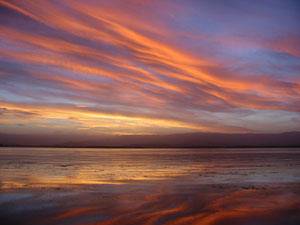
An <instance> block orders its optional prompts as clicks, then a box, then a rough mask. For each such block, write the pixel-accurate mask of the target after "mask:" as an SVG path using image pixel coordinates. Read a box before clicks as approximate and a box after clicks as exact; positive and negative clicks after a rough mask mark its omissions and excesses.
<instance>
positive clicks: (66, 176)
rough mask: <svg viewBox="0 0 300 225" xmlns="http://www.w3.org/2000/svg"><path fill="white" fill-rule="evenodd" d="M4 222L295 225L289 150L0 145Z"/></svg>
mask: <svg viewBox="0 0 300 225" xmlns="http://www.w3.org/2000/svg"><path fill="white" fill-rule="evenodd" d="M0 157H1V158H0V178H1V188H0V191H1V192H0V221H3V222H4V224H216V225H217V224H233V225H234V224H249V225H250V224H300V150H299V149H198V150H197V149H172V150H171V149H152V150H151V149H39V148H36V149H31V148H2V149H0Z"/></svg>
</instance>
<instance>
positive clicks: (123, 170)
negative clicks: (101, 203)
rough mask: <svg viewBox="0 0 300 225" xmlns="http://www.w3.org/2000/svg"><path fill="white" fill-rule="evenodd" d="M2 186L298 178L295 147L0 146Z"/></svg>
mask: <svg viewBox="0 0 300 225" xmlns="http://www.w3.org/2000/svg"><path fill="white" fill-rule="evenodd" d="M0 180H1V186H2V187H14V186H24V185H25V186H26V185H27V186H28V185H29V186H35V185H47V184H48V185H56V184H64V183H66V184H103V183H138V182H141V181H142V182H162V181H167V182H180V183H182V182H185V183H193V184H208V183H236V182H299V181H300V149H287V148H284V149H283V148H282V149H278V148H277V149H89V148H1V149H0Z"/></svg>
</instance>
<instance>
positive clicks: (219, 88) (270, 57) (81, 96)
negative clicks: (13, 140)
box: [0, 0, 300, 135]
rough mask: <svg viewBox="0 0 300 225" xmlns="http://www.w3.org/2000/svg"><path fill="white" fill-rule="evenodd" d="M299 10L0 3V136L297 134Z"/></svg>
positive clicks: (108, 1)
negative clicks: (217, 133) (199, 133)
mask: <svg viewBox="0 0 300 225" xmlns="http://www.w3.org/2000/svg"><path fill="white" fill-rule="evenodd" d="M299 12H300V3H299V1H297V0H295V1H291V0H281V1H279V0H254V1H237V0H227V1H221V0H210V1H201V0H172V1H171V0H164V1H161V0H144V1H139V0H101V1H96V0H81V1H80V0H43V1H37V0H7V1H6V0H4V1H3V0H0V132H1V133H9V134H54V133H55V134H76V135H81V134H82V135H101V134H114V135H124V134H125V135H130V134H143V135H144V134H172V133H189V132H221V133H280V132H289V131H300V13H299Z"/></svg>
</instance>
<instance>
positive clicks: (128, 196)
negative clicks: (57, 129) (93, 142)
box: [34, 187, 300, 225]
mask: <svg viewBox="0 0 300 225" xmlns="http://www.w3.org/2000/svg"><path fill="white" fill-rule="evenodd" d="M294 191H295V189H294V190H292V189H288V188H286V189H285V188H283V189H278V188H277V189H274V188H270V189H268V190H265V189H264V190H258V189H252V190H240V189H238V190H232V189H230V188H229V187H227V189H226V188H225V189H224V190H222V191H221V192H218V191H216V190H213V191H212V189H211V187H206V189H203V188H202V189H201V188H200V190H199V191H192V192H188V193H179V192H177V193H170V192H169V190H168V188H166V189H163V190H160V191H159V192H158V193H143V194H135V193H117V194H111V195H109V196H106V197H105V196H101V197H99V196H98V197H97V198H91V196H89V197H88V198H90V199H89V201H88V203H89V205H91V206H86V207H85V205H86V204H87V199H88V198H86V197H85V196H81V198H80V199H82V200H79V201H78V204H77V205H75V206H71V207H67V209H64V210H60V211H59V212H57V213H54V216H50V217H47V218H43V219H37V218H36V219H35V220H34V223H36V224H43V222H45V224H65V223H66V222H68V223H70V224H72V223H74V224H82V225H96V224H101V225H117V224H121V225H122V224H145V225H153V224H166V225H186V224H201V225H223V224H285V222H289V223H288V224H297V223H298V222H300V196H299V194H295V193H294ZM79 197H80V196H79ZM94 197H95V196H94ZM83 199H84V200H83ZM87 221H88V222H87Z"/></svg>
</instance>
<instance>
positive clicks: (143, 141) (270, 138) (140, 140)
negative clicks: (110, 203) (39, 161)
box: [0, 132, 300, 148]
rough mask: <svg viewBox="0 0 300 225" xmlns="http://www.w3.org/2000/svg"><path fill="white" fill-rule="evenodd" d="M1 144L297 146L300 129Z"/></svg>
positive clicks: (4, 138) (4, 142)
mask: <svg viewBox="0 0 300 225" xmlns="http://www.w3.org/2000/svg"><path fill="white" fill-rule="evenodd" d="M0 146H45V147H140V148H180V147H186V148H197V147H199V148H200V147H300V132H287V133H280V134H250V133H248V134H224V133H185V134H169V135H99V136H81V135H80V136H79V135H55V134H53V135H17V134H3V133H2V134H1V133H0Z"/></svg>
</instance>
